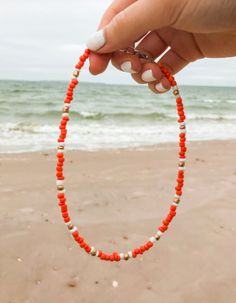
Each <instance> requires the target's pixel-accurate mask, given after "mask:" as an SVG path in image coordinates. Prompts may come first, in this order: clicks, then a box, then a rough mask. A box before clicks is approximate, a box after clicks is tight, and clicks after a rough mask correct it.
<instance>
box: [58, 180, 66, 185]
mask: <svg viewBox="0 0 236 303" xmlns="http://www.w3.org/2000/svg"><path fill="white" fill-rule="evenodd" d="M56 184H57V185H63V184H64V182H63V180H57V181H56Z"/></svg>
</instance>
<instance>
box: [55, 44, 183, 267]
mask: <svg viewBox="0 0 236 303" xmlns="http://www.w3.org/2000/svg"><path fill="white" fill-rule="evenodd" d="M125 52H128V53H131V52H133V54H138V56H140V57H141V58H145V59H146V58H147V57H146V55H145V56H144V53H143V52H140V51H138V50H135V49H132V48H131V49H130V48H128V49H127V50H125ZM89 54H90V50H89V49H86V50H85V51H84V53H83V55H82V56H80V58H79V62H78V63H77V64H76V66H75V70H74V72H73V74H72V79H71V81H70V83H69V85H68V89H67V93H66V98H65V99H64V105H63V109H62V118H61V122H60V125H59V129H60V133H59V136H58V147H57V166H56V185H57V199H58V205H59V207H60V209H61V215H62V218H63V220H64V222H65V224H66V225H67V227H68V229H69V231H70V232H71V234H72V236H73V238H74V240H75V241H76V242H77V243H78V245H79V246H80V247H81V248H83V249H84V250H85V251H86V252H87V253H88V254H90V255H91V256H96V257H98V258H100V259H101V260H106V261H111V262H113V261H120V260H126V261H127V260H129V259H131V258H136V257H137V256H138V255H142V254H143V253H144V252H146V251H148V250H149V249H150V248H151V247H152V246H153V245H154V243H156V242H157V241H159V240H160V238H161V237H162V235H163V234H164V233H165V232H166V231H167V230H168V227H169V224H170V223H171V221H172V220H173V218H174V217H175V215H176V210H177V207H178V205H179V203H180V200H181V196H182V189H183V186H184V170H185V161H186V151H187V148H186V126H185V119H186V117H185V113H184V105H183V101H182V98H181V96H180V92H179V89H178V87H177V83H176V81H175V79H174V77H173V76H172V75H171V74H170V73H169V71H168V70H167V69H166V68H165V67H164V66H163V64H161V63H159V64H158V65H159V67H160V69H161V71H162V73H163V75H164V76H165V77H166V78H167V79H168V81H169V83H170V85H171V87H172V91H173V94H174V96H175V99H176V108H177V113H178V123H179V153H178V156H179V163H178V172H177V179H176V181H177V183H176V186H175V194H174V198H173V201H172V202H171V205H170V207H169V212H168V214H167V216H166V217H165V218H164V220H163V221H162V224H161V225H160V226H159V227H158V228H157V231H156V233H155V234H154V235H152V236H151V237H150V238H149V239H148V241H147V242H146V243H144V244H143V245H141V246H139V247H137V248H135V249H133V250H130V251H128V252H125V253H123V252H120V253H118V252H113V253H110V254H108V253H105V252H103V251H102V250H99V249H96V248H95V247H93V246H90V245H89V244H88V243H87V242H86V241H85V239H84V238H83V237H82V236H81V234H79V232H78V229H77V227H76V226H75V225H74V224H73V223H72V220H71V218H70V215H69V211H68V205H67V198H66V191H65V186H64V179H65V176H64V162H65V154H64V151H65V141H66V136H67V128H66V127H67V123H68V121H69V119H70V118H69V111H70V105H71V102H72V100H73V93H74V89H75V87H76V86H77V84H78V79H77V78H78V76H79V74H80V70H81V68H82V67H83V66H84V63H85V61H86V60H87V59H88V57H89Z"/></svg>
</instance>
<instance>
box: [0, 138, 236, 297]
mask: <svg viewBox="0 0 236 303" xmlns="http://www.w3.org/2000/svg"><path fill="white" fill-rule="evenodd" d="M176 151H177V149H176V146H175V145H173V144H167V145H159V146H158V147H151V148H145V149H143V150H136V149H130V150H113V151H112V150H109V151H99V152H75V151H74V152H68V153H67V159H68V160H67V162H66V176H67V179H66V186H67V193H68V199H69V205H70V209H71V212H72V217H73V219H74V222H76V223H77V224H78V226H79V231H80V233H82V234H83V235H84V237H85V239H87V240H88V242H89V244H94V246H95V247H97V248H101V249H104V250H106V251H108V252H112V251H114V250H118V251H126V250H130V249H132V248H133V247H136V246H138V245H140V244H142V243H143V242H144V241H146V240H147V238H148V237H149V236H151V235H152V234H154V233H155V231H156V227H157V226H158V225H159V224H160V222H161V219H162V217H163V216H164V214H166V212H167V209H168V205H169V203H170V201H171V200H172V196H173V192H174V185H175V178H176V176H175V175H176V167H177V152H176ZM235 154H236V141H222V142H195V143H191V144H189V153H188V158H189V160H188V162H187V171H186V183H185V184H186V187H185V190H184V193H185V194H184V198H183V200H182V204H181V205H180V207H179V209H178V215H177V216H176V218H175V220H174V222H173V224H172V225H171V227H170V228H169V230H168V232H167V233H166V234H165V236H164V237H163V238H162V239H161V240H160V242H159V243H158V244H156V245H155V247H154V248H153V249H152V250H150V251H149V252H147V253H146V254H144V255H143V256H142V257H137V258H136V259H134V260H129V261H128V262H125V261H123V262H121V263H110V262H101V261H100V260H99V259H97V258H94V257H91V256H88V255H87V254H86V253H85V252H84V251H83V250H81V249H80V248H79V247H78V246H77V245H76V243H75V242H73V240H72V238H71V236H70V234H69V233H68V231H67V228H66V227H65V225H64V224H63V222H62V220H61V217H60V212H59V208H58V207H57V201H56V198H55V196H56V190H55V181H54V179H55V178H54V170H55V152H54V151H49V152H38V153H23V154H1V155H0V169H1V175H0V185H1V189H0V190H1V196H0V197H1V204H0V225H1V226H0V303H18V302H20V303H26V302H27V303H49V302H50V303H64V302H65V303H80V302H84V303H93V302H94V303H95V302H98V303H100V302H101V303H108V302H109V303H111V302H112V303H116V302H119V303H120V302H131V303H133V302H135V303H144V302H145V303H154V302H155V303H159V302H165V303H185V302H186V303H195V302H196V303H205V302H206V303H211V302H212V303H225V302H227V303H235V302H236V258H235V250H236V156H235Z"/></svg>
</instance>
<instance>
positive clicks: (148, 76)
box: [141, 69, 156, 82]
mask: <svg viewBox="0 0 236 303" xmlns="http://www.w3.org/2000/svg"><path fill="white" fill-rule="evenodd" d="M141 78H142V80H143V81H145V82H152V81H155V80H156V78H155V77H154V76H153V73H152V70H151V69H148V70H146V71H145V72H143V73H142V76H141Z"/></svg>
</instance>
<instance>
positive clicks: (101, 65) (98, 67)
mask: <svg viewBox="0 0 236 303" xmlns="http://www.w3.org/2000/svg"><path fill="white" fill-rule="evenodd" d="M110 58H111V54H97V53H93V52H92V53H91V54H90V56H89V72H90V73H91V74H92V75H94V76H96V75H98V74H101V73H103V72H104V71H105V70H106V68H107V66H108V64H109V61H110Z"/></svg>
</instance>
